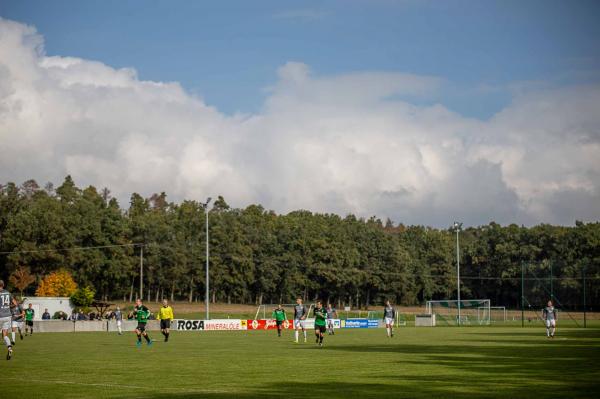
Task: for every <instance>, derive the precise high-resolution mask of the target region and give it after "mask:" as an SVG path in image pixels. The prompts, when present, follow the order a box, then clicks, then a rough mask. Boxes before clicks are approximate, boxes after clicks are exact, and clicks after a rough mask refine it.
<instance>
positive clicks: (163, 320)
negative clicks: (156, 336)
mask: <svg viewBox="0 0 600 399" xmlns="http://www.w3.org/2000/svg"><path fill="white" fill-rule="evenodd" d="M174 318H175V317H174V316H173V308H172V307H170V306H169V303H168V302H167V300H166V299H163V305H162V307H161V308H160V310H159V311H158V320H160V332H161V333H162V335H164V336H165V342H169V334H170V333H171V331H170V328H171V320H173V319H174Z"/></svg>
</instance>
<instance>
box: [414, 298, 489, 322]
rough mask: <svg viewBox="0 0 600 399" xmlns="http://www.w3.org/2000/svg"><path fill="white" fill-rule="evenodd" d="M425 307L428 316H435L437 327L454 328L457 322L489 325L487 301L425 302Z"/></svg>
mask: <svg viewBox="0 0 600 399" xmlns="http://www.w3.org/2000/svg"><path fill="white" fill-rule="evenodd" d="M425 307H426V312H427V313H428V314H435V318H436V324H437V325H448V326H455V325H458V324H459V322H460V325H473V324H476V325H488V324H490V300H489V299H463V300H461V301H460V302H459V301H457V300H445V301H427V303H426V305H425ZM459 307H460V312H459ZM459 314H460V320H459Z"/></svg>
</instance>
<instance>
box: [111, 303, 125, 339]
mask: <svg viewBox="0 0 600 399" xmlns="http://www.w3.org/2000/svg"><path fill="white" fill-rule="evenodd" d="M113 316H114V318H115V320H116V322H117V330H119V335H123V330H122V326H123V312H121V308H120V307H118V306H117V309H116V310H115V311H114V312H113Z"/></svg>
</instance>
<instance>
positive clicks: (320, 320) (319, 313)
mask: <svg viewBox="0 0 600 399" xmlns="http://www.w3.org/2000/svg"><path fill="white" fill-rule="evenodd" d="M326 318H327V310H326V309H325V308H321V309H317V308H315V326H322V327H325V325H326V324H325V319H326Z"/></svg>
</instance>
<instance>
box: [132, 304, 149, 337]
mask: <svg viewBox="0 0 600 399" xmlns="http://www.w3.org/2000/svg"><path fill="white" fill-rule="evenodd" d="M132 313H133V317H134V318H135V319H136V320H137V322H138V325H137V327H136V329H135V333H136V334H137V343H136V345H137V347H138V348H139V347H140V346H142V337H144V339H145V340H146V343H147V344H148V346H151V345H152V340H151V339H150V337H149V336H148V332H146V323H147V322H148V317H150V309H148V308H147V307H146V306H144V305H143V304H142V300H141V299H136V301H135V307H134V308H133V312H132Z"/></svg>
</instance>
